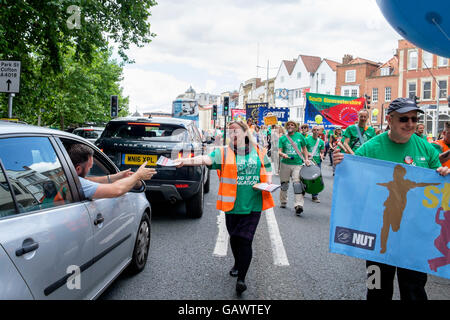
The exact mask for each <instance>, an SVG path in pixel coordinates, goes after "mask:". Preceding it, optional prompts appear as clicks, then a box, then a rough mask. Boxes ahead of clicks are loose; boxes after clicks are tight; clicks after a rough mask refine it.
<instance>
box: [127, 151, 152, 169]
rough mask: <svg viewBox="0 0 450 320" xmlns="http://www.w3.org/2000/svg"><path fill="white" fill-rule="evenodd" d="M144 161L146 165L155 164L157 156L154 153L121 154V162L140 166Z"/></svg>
mask: <svg viewBox="0 0 450 320" xmlns="http://www.w3.org/2000/svg"><path fill="white" fill-rule="evenodd" d="M145 161H147V166H156V162H157V161H158V157H157V156H156V155H145V154H124V155H123V156H122V163H123V164H130V165H137V166H140V165H141V164H143V163H144V162H145Z"/></svg>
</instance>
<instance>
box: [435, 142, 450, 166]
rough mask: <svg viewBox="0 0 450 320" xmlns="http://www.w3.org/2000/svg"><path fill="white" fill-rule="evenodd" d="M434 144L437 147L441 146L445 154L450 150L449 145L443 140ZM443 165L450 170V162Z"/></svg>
mask: <svg viewBox="0 0 450 320" xmlns="http://www.w3.org/2000/svg"><path fill="white" fill-rule="evenodd" d="M433 143H436V144H437V145H439V146H441V148H442V152H445V151H447V150H449V149H450V148H449V147H448V145H447V144H446V143H445V142H444V140H443V139H441V140H437V141H434V142H433ZM442 165H443V166H444V167H447V168H450V160H448V161H447V162H445V163H443V164H442Z"/></svg>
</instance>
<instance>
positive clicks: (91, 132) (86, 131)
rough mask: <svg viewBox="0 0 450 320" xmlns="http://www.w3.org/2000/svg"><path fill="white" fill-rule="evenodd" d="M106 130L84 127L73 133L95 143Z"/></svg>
mask: <svg viewBox="0 0 450 320" xmlns="http://www.w3.org/2000/svg"><path fill="white" fill-rule="evenodd" d="M104 130H105V128H102V127H84V128H76V129H75V130H73V132H72V133H73V134H76V135H77V136H80V137H83V138H85V139H86V140H88V141H90V142H92V143H94V142H95V141H97V139H98V138H100V136H101V135H102V132H103V131H104Z"/></svg>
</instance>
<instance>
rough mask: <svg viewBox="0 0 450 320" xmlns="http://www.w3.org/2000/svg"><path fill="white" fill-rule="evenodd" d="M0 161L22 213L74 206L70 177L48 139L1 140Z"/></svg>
mask: <svg viewBox="0 0 450 320" xmlns="http://www.w3.org/2000/svg"><path fill="white" fill-rule="evenodd" d="M17 146H20V148H17ZM0 159H1V160H2V162H3V165H4V168H5V172H6V175H7V177H8V180H9V182H10V183H11V185H12V188H13V191H14V194H15V198H16V201H17V204H18V207H19V211H20V212H29V211H34V210H41V209H45V208H49V207H55V206H60V205H64V204H67V203H71V202H72V195H71V193H70V189H69V186H68V182H67V177H66V175H65V173H64V171H63V169H62V166H61V163H60V162H59V159H58V157H57V155H56V152H55V150H54V149H53V146H52V144H51V143H50V140H49V139H48V138H45V137H22V138H5V139H0Z"/></svg>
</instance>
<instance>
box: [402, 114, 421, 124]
mask: <svg viewBox="0 0 450 320" xmlns="http://www.w3.org/2000/svg"><path fill="white" fill-rule="evenodd" d="M410 119H411V121H412V122H414V123H416V122H418V121H419V118H417V117H406V116H405V117H398V121H400V122H408V121H409V120H410Z"/></svg>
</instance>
